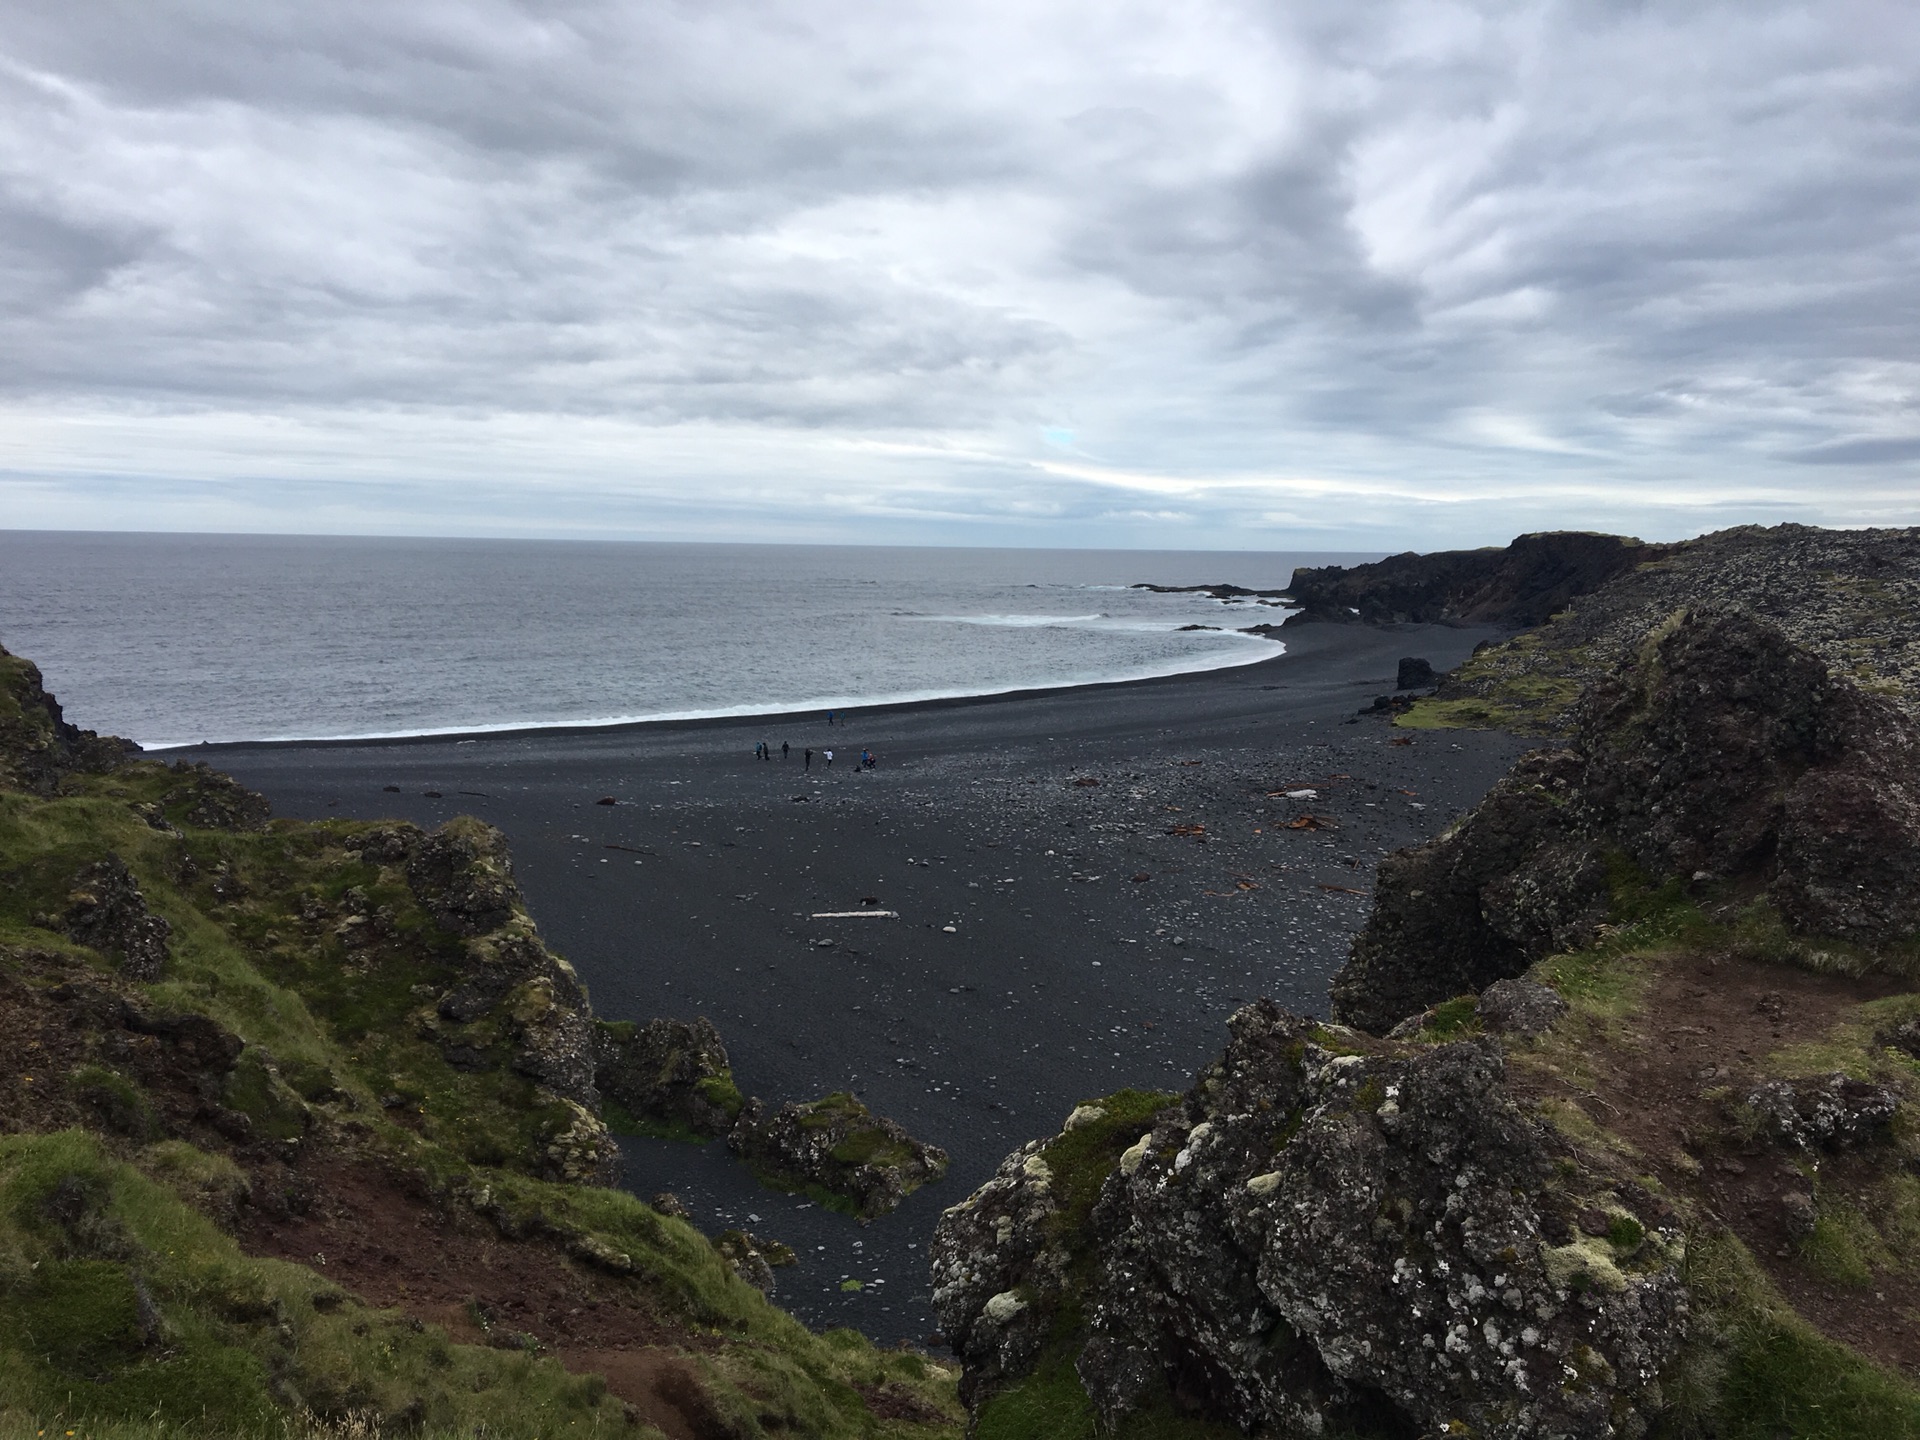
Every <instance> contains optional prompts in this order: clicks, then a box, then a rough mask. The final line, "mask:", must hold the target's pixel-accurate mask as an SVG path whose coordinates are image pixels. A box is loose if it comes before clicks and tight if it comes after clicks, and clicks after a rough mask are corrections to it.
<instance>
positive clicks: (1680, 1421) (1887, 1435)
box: [1659, 1232, 1920, 1440]
mask: <svg viewBox="0 0 1920 1440" xmlns="http://www.w3.org/2000/svg"><path fill="white" fill-rule="evenodd" d="M1686 1275H1687V1282H1688V1285H1689V1288H1690V1289H1691V1291H1692V1293H1693V1297H1694V1303H1695V1307H1696V1311H1697V1312H1699V1320H1700V1322H1701V1323H1697V1324H1696V1325H1695V1326H1694V1339H1693V1340H1692V1341H1691V1342H1690V1343H1689V1346H1688V1348H1687V1350H1686V1351H1685V1352H1684V1353H1683V1355H1682V1357H1681V1359H1680V1360H1679V1362H1677V1363H1676V1365H1675V1366H1674V1368H1673V1370H1672V1372H1671V1373H1670V1374H1669V1375H1668V1376H1666V1377H1664V1388H1665V1391H1666V1394H1667V1397H1668V1400H1669V1402H1670V1405H1671V1415H1670V1417H1669V1419H1668V1420H1667V1422H1666V1423H1665V1424H1664V1425H1663V1427H1662V1429H1661V1431H1660V1432H1659V1433H1660V1434H1662V1435H1666V1436H1672V1437H1676V1440H1680V1437H1686V1440H1692V1437H1702V1440H1704V1437H1708V1436H1711V1437H1714V1440H1778V1437H1780V1436H1790V1437H1794V1440H1913V1437H1916V1436H1920V1389H1916V1388H1915V1387H1914V1386H1913V1385H1912V1384H1910V1383H1909V1382H1907V1381H1905V1380H1903V1379H1901V1378H1900V1377H1899V1376H1897V1375H1895V1374H1893V1373H1892V1372H1890V1371H1888V1370H1885V1369H1883V1368H1882V1367H1880V1366H1877V1365H1875V1364H1873V1363H1872V1362H1871V1361H1868V1360H1866V1359H1864V1358H1863V1357H1861V1356H1860V1355H1858V1354H1856V1353H1855V1352H1854V1351H1852V1350H1849V1349H1847V1348H1846V1347H1845V1346H1843V1345H1838V1344H1835V1343H1834V1342H1833V1341H1831V1340H1828V1339H1826V1338H1825V1337H1824V1336H1822V1335H1821V1334H1820V1333H1819V1332H1818V1331H1816V1330H1815V1329H1814V1328H1813V1327H1812V1326H1811V1325H1809V1324H1808V1323H1807V1322H1806V1321H1805V1320H1803V1319H1801V1317H1800V1316H1799V1315H1798V1314H1797V1313H1795V1312H1794V1310H1793V1308H1792V1307H1791V1306H1789V1305H1788V1304H1787V1303H1786V1301H1785V1300H1783V1299H1782V1298H1781V1297H1780V1295H1779V1293H1778V1292H1777V1291H1776V1290H1774V1288H1773V1286H1772V1285H1771V1283H1770V1282H1769V1281H1768V1280H1767V1278H1766V1276H1765V1274H1764V1273H1763V1272H1762V1271H1761V1269H1760V1267H1759V1266H1758V1265H1757V1264H1755V1263H1754V1260H1753V1257H1752V1256H1751V1255H1750V1254H1749V1253H1748V1252H1747V1250H1746V1247H1744V1246H1743V1245H1741V1244H1740V1242H1739V1241H1738V1240H1736V1239H1735V1238H1733V1237H1732V1236H1731V1235H1728V1234H1726V1233H1725V1232H1717V1233H1711V1234H1704V1235H1699V1236H1696V1237H1695V1238H1694V1239H1693V1241H1692V1242H1691V1243H1690V1245H1689V1246H1688V1251H1687V1262H1686Z"/></svg>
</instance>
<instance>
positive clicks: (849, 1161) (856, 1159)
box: [727, 1091, 947, 1219]
mask: <svg viewBox="0 0 1920 1440" xmlns="http://www.w3.org/2000/svg"><path fill="white" fill-rule="evenodd" d="M727 1144H728V1145H729V1146H731V1147H732V1149H733V1151H734V1153H735V1154H737V1155H739V1156H741V1157H742V1158H743V1159H745V1160H747V1161H748V1162H749V1163H750V1164H752V1165H753V1166H754V1167H755V1169H757V1170H758V1171H759V1172H760V1173H761V1175H762V1177H763V1178H765V1179H766V1180H768V1181H771V1182H772V1183H774V1184H781V1185H790V1186H792V1187H794V1188H795V1189H800V1188H805V1187H809V1186H814V1187H818V1188H820V1189H821V1190H824V1191H826V1192H828V1193H829V1194H831V1195H832V1196H834V1197H836V1198H837V1199H838V1200H840V1201H842V1202H843V1203H845V1204H847V1205H848V1206H849V1207H850V1208H851V1209H852V1210H853V1211H854V1213H855V1214H857V1215H860V1216H861V1217H863V1218H866V1219H871V1218H872V1217H874V1216H876V1215H884V1214H885V1213H886V1212H887V1211H889V1210H891V1209H893V1208H894V1207H895V1206H896V1205H898V1204H899V1203H900V1202H901V1201H902V1200H904V1199H906V1197H907V1196H908V1195H910V1194H912V1193H913V1192H914V1191H915V1190H918V1189H919V1188H920V1187H921V1186H922V1185H925V1184H928V1183H929V1182H931V1181H934V1180H938V1179H939V1178H940V1177H941V1176H942V1175H944V1174H946V1173H947V1152H946V1151H944V1150H942V1149H941V1148H940V1147H939V1146H937V1145H928V1144H926V1143H924V1142H922V1141H919V1140H916V1139H914V1138H913V1136H911V1135H909V1134H908V1133H907V1132H906V1130H905V1129H904V1128H903V1127H902V1126H900V1125H899V1124H898V1123H897V1122H895V1121H892V1120H888V1119H886V1118H885V1117H883V1116H879V1115H875V1114H874V1113H873V1112H872V1111H871V1110H869V1109H867V1107H866V1106H865V1105H862V1104H861V1103H860V1102H859V1101H858V1100H856V1099H855V1098H854V1097H853V1096H851V1095H848V1094H846V1093H845V1092H844V1091H836V1092H835V1093H834V1094H832V1095H827V1096H824V1097H823V1098H821V1099H819V1100H810V1101H805V1102H796V1101H788V1102H787V1103H786V1104H784V1105H782V1106H780V1107H779V1108H778V1109H773V1108H771V1107H769V1106H767V1105H766V1104H765V1103H763V1102H762V1101H759V1100H754V1101H750V1102H748V1105H747V1108H746V1110H745V1111H744V1112H742V1114H741V1116H740V1119H739V1122H738V1123H737V1124H735V1126H734V1127H733V1131H732V1133H731V1134H730V1135H729V1136H728V1137H727Z"/></svg>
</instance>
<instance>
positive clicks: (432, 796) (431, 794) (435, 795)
mask: <svg viewBox="0 0 1920 1440" xmlns="http://www.w3.org/2000/svg"><path fill="white" fill-rule="evenodd" d="M420 793H421V794H422V795H424V796H425V797H426V798H427V799H429V800H438V799H439V798H440V792H439V791H438V790H422V791H421V792H420Z"/></svg>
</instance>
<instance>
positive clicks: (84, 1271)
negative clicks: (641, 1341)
mask: <svg viewBox="0 0 1920 1440" xmlns="http://www.w3.org/2000/svg"><path fill="white" fill-rule="evenodd" d="M175 1153H176V1158H177V1151H176V1152H175ZM332 1289H333V1287H332V1286H331V1285H330V1284H329V1283H328V1282H326V1281H324V1280H322V1279H321V1278H320V1277H318V1276H317V1275H315V1274H314V1273H313V1272H312V1271H310V1270H307V1269H305V1268H304V1267H301V1266H295V1265H288V1264H283V1263H281V1262H278V1261H271V1260H261V1259H254V1258H249V1257H247V1256H245V1255H243V1254H242V1253H241V1252H240V1250H239V1248H238V1247H237V1246H236V1245H235V1243H234V1242H233V1241H232V1240H231V1239H230V1238H229V1237H228V1236H226V1235H225V1234H224V1233H222V1232H221V1231H220V1230H219V1229H218V1228H217V1227H216V1226H215V1225H214V1224H213V1223H212V1222H211V1221H209V1220H208V1219H207V1218H206V1217H205V1216H204V1215H202V1214H200V1213H199V1212H198V1211H197V1210H195V1209H193V1208H192V1207H191V1206H189V1205H187V1204H186V1203H184V1202H183V1201H182V1200H181V1199H180V1197H179V1196H178V1194H176V1193H175V1192H174V1191H173V1190H172V1189H171V1188H170V1187H168V1186H166V1185H163V1184H161V1183H158V1182H156V1181H154V1180H152V1179H150V1178H148V1177H147V1176H145V1175H143V1174H141V1173H140V1172H139V1171H138V1170H137V1169H135V1168H134V1167H133V1166H131V1165H128V1164H126V1163H124V1162H121V1161H118V1160H115V1159H114V1158H112V1157H111V1156H110V1155H108V1154H107V1153H106V1152H105V1151H104V1150H103V1149H102V1147H101V1145H100V1142H99V1141H98V1140H97V1139H95V1138H94V1137H93V1136H91V1135H89V1134H86V1133H84V1132H80V1131H65V1132H61V1133H58V1134H53V1135H35V1136H7V1137H0V1396H4V1397H6V1401H7V1403H8V1404H9V1405H11V1406H12V1407H14V1409H15V1410H17V1411H22V1412H25V1413H28V1414H32V1415H38V1416H43V1417H53V1416H58V1417H61V1418H63V1419H65V1420H66V1421H67V1422H68V1423H74V1422H90V1421H107V1422H114V1421H118V1422H133V1421H141V1422H148V1421H154V1422H159V1423H160V1424H172V1425H178V1426H185V1425H189V1424H191V1425H194V1426H197V1427H200V1428H201V1431H202V1433H207V1434H213V1435H278V1434H280V1433H281V1430H282V1422H283V1421H284V1419H285V1418H286V1416H287V1414H288V1411H289V1408H290V1400H291V1397H294V1396H298V1397H299V1399H300V1400H301V1401H302V1402H304V1404H305V1406H306V1407H308V1408H311V1409H313V1410H315V1411H317V1412H318V1413H321V1414H323V1415H324V1414H340V1415H345V1414H347V1413H349V1412H352V1411H361V1412H370V1413H377V1414H385V1415H398V1414H401V1413H406V1414H409V1415H415V1416H418V1417H419V1418H420V1421H421V1422H422V1423H424V1424H428V1425H436V1426H439V1427H442V1428H451V1427H468V1426H472V1425H475V1424H484V1425H486V1426H488V1427H489V1432H490V1433H494V1434H499V1435H503V1436H505V1435H528V1436H533V1435H540V1434H553V1435H569V1434H578V1435H587V1434H591V1433H593V1428H594V1424H595V1421H596V1419H597V1420H598V1421H599V1422H600V1423H601V1424H602V1425H608V1424H612V1423H613V1422H615V1421H617V1419H618V1414H617V1406H614V1405H612V1403H611V1402H609V1401H608V1400H607V1399H606V1397H605V1393H604V1386H601V1385H599V1384H597V1383H596V1382H594V1381H593V1380H591V1379H585V1380H583V1379H578V1378H576V1377H573V1376H570V1375H568V1374H566V1373H565V1372H564V1371H563V1370H561V1369H560V1367H559V1366H557V1365H554V1364H552V1363H550V1362H537V1361H534V1360H532V1359H531V1358H529V1357H521V1356H510V1355H505V1354H503V1353H502V1352H497V1351H491V1350H482V1349H477V1348H475V1347H471V1346H460V1345H454V1344H452V1343H451V1342H449V1341H448V1340H447V1338H446V1336H445V1335H444V1334H442V1333H440V1332H438V1331H435V1330H432V1329H431V1328H421V1327H417V1326H414V1325H412V1324H411V1323H409V1322H408V1321H406V1320H405V1319H404V1318H403V1317H401V1316H398V1315H395V1314H391V1313H387V1312H379V1311H370V1310H365V1309H363V1308H362V1307H360V1306H358V1305H355V1304H351V1303H349V1304H346V1305H342V1306H339V1307H337V1308H331V1309H316V1308H315V1305H314V1297H315V1296H316V1295H317V1294H321V1293H323V1292H331V1291H332Z"/></svg>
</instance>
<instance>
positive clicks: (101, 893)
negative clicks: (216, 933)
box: [60, 855, 173, 984]
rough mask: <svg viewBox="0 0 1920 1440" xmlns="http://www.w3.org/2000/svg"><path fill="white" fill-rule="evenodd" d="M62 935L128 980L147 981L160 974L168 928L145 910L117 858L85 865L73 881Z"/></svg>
mask: <svg viewBox="0 0 1920 1440" xmlns="http://www.w3.org/2000/svg"><path fill="white" fill-rule="evenodd" d="M60 928H61V930H62V931H63V932H65V934H66V935H67V936H68V937H69V938H71V939H73V940H77V941H79V942H80V943H81V944H82V945H87V946H90V947H92V948H93V949H95V950H98V951H99V952H100V953H101V954H103V955H106V956H109V957H111V958H112V959H115V960H117V961H119V962H120V973H121V974H123V975H125V976H126V977H127V978H128V979H129V980H140V981H145V982H147V983H149V984H150V983H152V982H153V981H155V980H158V979H159V978H160V977H161V975H162V973H163V972H164V971H165V970H166V965H167V957H168V949H167V946H168V942H169V940H170V939H171V938H172V935H173V927H172V926H171V925H170V924H168V923H167V920H166V917H164V916H161V915H155V914H154V913H153V912H152V911H151V910H149V909H148V908H147V900H146V897H145V896H144V895H142V894H141V893H140V885H139V882H138V881H136V880H135V879H134V878H133V872H132V871H131V870H129V869H127V865H126V862H125V861H124V860H122V859H121V858H120V857H119V856H118V855H109V856H107V858H106V859H104V860H101V861H98V862H96V863H94V864H92V865H88V866H86V867H85V868H84V869H82V870H81V871H80V872H79V873H78V874H77V875H75V876H74V877H73V888H72V890H71V891H69V892H68V895H67V910H66V914H65V915H64V916H63V917H61V922H60Z"/></svg>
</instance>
